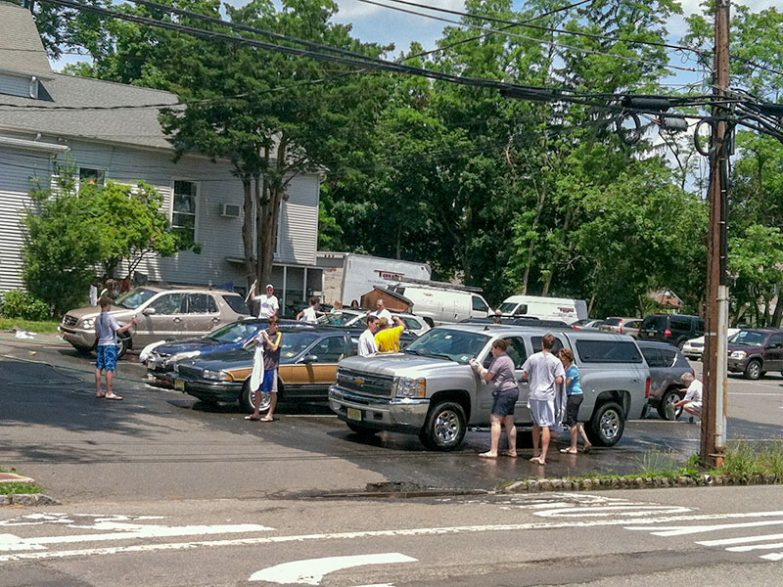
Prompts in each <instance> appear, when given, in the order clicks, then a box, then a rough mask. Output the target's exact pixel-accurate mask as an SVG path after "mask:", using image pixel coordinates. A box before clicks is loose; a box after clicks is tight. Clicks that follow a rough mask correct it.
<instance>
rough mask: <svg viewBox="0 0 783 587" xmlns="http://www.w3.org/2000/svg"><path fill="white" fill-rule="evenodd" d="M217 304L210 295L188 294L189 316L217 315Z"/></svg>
mask: <svg viewBox="0 0 783 587" xmlns="http://www.w3.org/2000/svg"><path fill="white" fill-rule="evenodd" d="M217 311H218V309H217V304H216V303H215V300H214V299H213V298H212V296H211V295H209V294H201V293H199V294H188V313H189V314H217Z"/></svg>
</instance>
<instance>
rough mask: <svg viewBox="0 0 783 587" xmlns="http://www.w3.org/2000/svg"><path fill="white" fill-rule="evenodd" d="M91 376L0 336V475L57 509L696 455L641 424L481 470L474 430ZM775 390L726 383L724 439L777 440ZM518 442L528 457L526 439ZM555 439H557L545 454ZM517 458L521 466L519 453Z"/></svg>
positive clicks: (455, 483)
mask: <svg viewBox="0 0 783 587" xmlns="http://www.w3.org/2000/svg"><path fill="white" fill-rule="evenodd" d="M31 353H35V355H31ZM93 369H94V366H93V362H92V359H90V358H85V357H82V356H79V355H78V354H77V353H75V351H73V350H71V349H70V348H69V347H68V346H64V345H62V344H57V343H56V340H55V341H52V340H47V341H16V340H10V341H9V340H5V339H0V371H2V372H1V373H0V380H2V381H4V383H5V385H4V390H3V399H4V406H3V420H2V424H1V425H0V447H2V448H1V449H0V451H1V452H0V465H4V466H15V467H16V468H17V469H18V470H19V471H20V472H23V473H25V474H28V475H30V476H32V477H34V478H36V479H37V480H38V481H39V482H40V483H41V484H43V485H44V486H45V487H46V488H47V491H50V492H51V493H52V494H53V496H54V497H57V498H61V499H66V500H76V501H81V500H85V499H86V500H104V499H107V498H109V497H111V499H118V500H125V499H142V498H149V499H156V498H158V499H160V498H172V497H192V498H219V497H258V496H264V495H271V494H311V495H312V494H333V493H340V492H347V493H351V492H362V491H364V490H365V489H366V488H367V487H368V484H370V486H371V487H375V488H377V487H394V484H398V486H399V487H422V488H436V489H442V490H451V489H460V490H465V489H470V490H475V489H479V490H492V489H495V488H497V487H499V486H501V485H503V484H505V483H508V482H512V481H516V480H519V479H526V478H537V477H544V476H546V477H559V476H566V475H569V476H572V475H573V476H579V475H588V474H601V473H630V472H638V471H639V470H640V469H642V468H644V467H648V468H656V467H657V468H661V467H663V466H666V465H670V464H674V463H679V462H683V461H685V460H686V459H687V458H688V457H689V456H690V455H692V454H694V453H695V452H697V451H698V448H699V439H700V427H699V426H698V425H697V424H688V423H687V421H679V422H667V421H663V420H660V419H658V418H656V417H649V418H648V419H646V420H643V421H633V422H629V423H628V425H627V426H626V431H625V435H624V437H623V439H622V440H621V441H620V443H619V444H618V445H617V446H615V447H612V448H596V449H594V450H593V452H592V453H591V454H589V455H583V454H580V455H573V456H572V455H562V454H560V453H558V452H555V453H553V455H552V457H551V459H550V462H549V463H548V464H547V466H546V467H539V466H537V465H533V464H531V463H529V462H528V461H527V460H526V459H525V458H519V459H516V460H514V459H510V458H501V459H498V460H497V461H487V460H485V459H479V458H477V456H476V454H477V453H478V452H481V451H483V450H486V448H487V446H488V443H489V433H488V431H487V430H485V429H482V430H471V431H470V432H468V434H467V437H466V442H465V444H464V446H463V447H462V448H461V449H460V450H458V451H455V452H452V453H438V452H431V451H427V450H425V449H424V448H423V447H422V446H421V444H420V443H419V441H418V439H417V438H416V437H415V436H413V435H403V434H393V433H385V432H384V433H381V434H379V435H377V436H376V437H375V438H372V439H370V440H366V439H363V438H360V437H359V436H357V435H355V434H353V433H351V432H350V431H349V430H348V429H347V427H346V426H345V425H344V424H343V423H342V422H340V421H338V420H337V419H336V418H335V417H334V416H333V415H332V414H331V412H330V411H329V410H328V408H327V407H326V406H325V405H324V404H307V405H305V406H302V405H292V404H283V405H282V406H281V409H280V412H279V414H280V417H279V419H278V420H277V421H276V422H274V423H272V424H262V423H253V422H246V421H245V420H244V419H243V416H244V414H243V413H241V412H240V411H239V409H238V407H236V406H229V405H223V406H217V407H215V406H209V405H206V404H203V403H201V402H197V401H196V400H194V399H193V398H191V397H190V396H187V395H183V394H181V393H177V392H174V391H170V390H163V389H157V388H152V387H150V386H147V385H146V384H145V383H143V381H142V377H143V374H144V371H143V368H142V367H141V366H140V365H138V364H134V363H133V362H127V361H122V362H121V363H120V371H119V373H120V377H119V379H118V383H117V388H118V391H119V392H120V393H122V394H123V395H124V396H125V400H124V401H122V402H107V401H105V400H103V401H102V400H96V399H95V398H94V391H93V386H94V383H93V379H92V377H93ZM781 386H783V378H781V377H780V376H779V375H772V376H769V377H767V378H765V379H763V380H761V381H757V382H748V381H745V380H743V379H738V378H735V377H732V378H731V379H730V383H729V388H730V393H729V399H730V403H729V411H730V415H731V417H730V419H729V436H730V438H744V439H767V440H771V439H775V438H780V437H781V435H782V434H783V430H781V426H780V422H781V417H780V416H781V415H783V413H782V412H781V408H783V393H781ZM520 438H521V441H520V446H527V447H529V442H530V440H529V434H528V433H522V434H520ZM565 442H566V436H565V434H564V433H560V434H559V435H558V440H557V445H556V446H557V447H559V446H562V445H563V444H564V443H565ZM521 454H522V455H523V456H530V451H529V448H522V450H521ZM378 484H380V485H378ZM383 484H387V485H383Z"/></svg>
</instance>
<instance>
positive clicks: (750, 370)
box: [743, 359, 761, 381]
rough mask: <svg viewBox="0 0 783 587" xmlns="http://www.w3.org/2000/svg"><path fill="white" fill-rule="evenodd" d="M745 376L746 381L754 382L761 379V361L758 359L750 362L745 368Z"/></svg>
mask: <svg viewBox="0 0 783 587" xmlns="http://www.w3.org/2000/svg"><path fill="white" fill-rule="evenodd" d="M743 375H745V379H751V380H754V381H755V380H756V379H758V378H759V377H761V361H759V360H758V359H753V360H752V361H748V364H747V366H746V367H745V373H743Z"/></svg>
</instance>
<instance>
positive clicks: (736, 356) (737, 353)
mask: <svg viewBox="0 0 783 587" xmlns="http://www.w3.org/2000/svg"><path fill="white" fill-rule="evenodd" d="M729 356H730V357H731V358H732V359H739V360H740V361H741V360H742V359H744V358H745V357H747V356H748V353H746V352H745V351H731V355H729Z"/></svg>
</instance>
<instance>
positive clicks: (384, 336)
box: [375, 316, 405, 353]
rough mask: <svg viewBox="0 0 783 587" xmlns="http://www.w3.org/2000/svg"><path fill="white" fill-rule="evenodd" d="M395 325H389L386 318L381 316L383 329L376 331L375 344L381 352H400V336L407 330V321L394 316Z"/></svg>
mask: <svg viewBox="0 0 783 587" xmlns="http://www.w3.org/2000/svg"><path fill="white" fill-rule="evenodd" d="M392 320H394V324H395V325H394V326H389V323H388V322H387V321H386V319H385V318H381V320H380V323H381V329H380V330H379V331H378V332H376V333H375V344H377V345H378V352H379V353H399V352H400V337H401V336H402V333H403V332H404V331H405V323H404V322H403V321H402V320H400V319H399V318H398V317H397V316H395V317H394V318H392Z"/></svg>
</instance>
